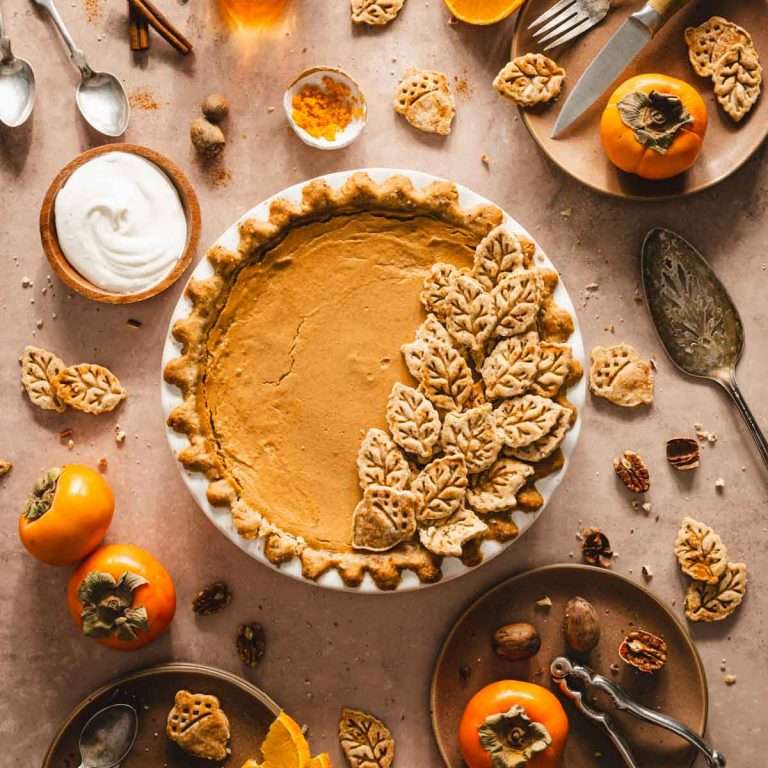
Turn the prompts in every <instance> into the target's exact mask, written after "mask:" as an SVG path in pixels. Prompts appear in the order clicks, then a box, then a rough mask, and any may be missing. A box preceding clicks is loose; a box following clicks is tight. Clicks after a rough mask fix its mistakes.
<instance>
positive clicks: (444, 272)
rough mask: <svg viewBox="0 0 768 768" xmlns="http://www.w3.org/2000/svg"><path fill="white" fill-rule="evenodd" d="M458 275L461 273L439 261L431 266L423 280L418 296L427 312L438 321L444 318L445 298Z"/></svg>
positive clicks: (450, 265) (445, 309)
mask: <svg viewBox="0 0 768 768" xmlns="http://www.w3.org/2000/svg"><path fill="white" fill-rule="evenodd" d="M460 274H461V272H460V271H459V270H458V269H457V268H456V267H454V266H453V265H452V264H446V263H445V262H442V261H440V262H438V263H437V264H433V265H432V267H431V268H430V270H429V274H428V275H427V276H426V277H425V278H424V286H423V287H422V290H421V294H420V296H419V298H420V299H421V303H422V304H423V305H424V309H426V310H427V312H432V313H433V314H434V315H435V316H436V317H437V318H438V319H443V318H444V317H445V315H446V311H447V308H446V307H445V306H444V302H445V297H446V296H447V295H448V291H450V290H451V288H452V286H453V283H454V280H456V278H458V277H459V275H460Z"/></svg>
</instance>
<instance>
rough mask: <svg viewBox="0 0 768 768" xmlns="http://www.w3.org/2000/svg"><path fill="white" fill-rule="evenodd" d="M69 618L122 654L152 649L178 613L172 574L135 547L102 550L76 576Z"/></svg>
mask: <svg viewBox="0 0 768 768" xmlns="http://www.w3.org/2000/svg"><path fill="white" fill-rule="evenodd" d="M67 604H68V606H69V612H70V614H71V616H72V618H73V619H74V621H75V623H76V624H77V626H78V627H80V629H81V631H82V632H83V634H84V635H85V636H86V637H92V638H93V639H95V640H96V642H98V643H101V644H102V645H106V646H108V647H109V648H115V649H117V650H120V651H131V650H135V649H136V648H141V647H142V646H145V645H147V643H151V642H152V641H153V640H154V639H155V638H156V637H158V636H159V635H161V634H162V633H163V632H165V630H166V629H167V628H168V625H169V624H170V623H171V620H172V619H173V615H174V613H175V612H176V590H175V588H174V586H173V581H172V580H171V577H170V575H169V573H168V571H167V570H166V569H165V568H164V567H163V566H162V565H161V564H160V563H159V562H158V561H157V560H156V559H155V558H154V557H153V556H152V555H151V554H150V553H149V552H147V551H146V550H144V549H141V548H140V547H136V546H134V545H132V544H110V545H108V546H106V547H101V548H100V549H97V550H96V551H95V552H94V553H93V554H92V555H90V556H89V557H87V558H86V559H85V560H84V561H83V562H82V564H81V565H80V567H79V568H78V569H77V570H76V571H75V572H74V573H73V574H72V577H71V578H70V580H69V587H68V588H67Z"/></svg>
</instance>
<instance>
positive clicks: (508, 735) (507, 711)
mask: <svg viewBox="0 0 768 768" xmlns="http://www.w3.org/2000/svg"><path fill="white" fill-rule="evenodd" d="M567 739H568V718H567V716H566V714H565V711H564V710H563V707H562V705H561V704H560V702H559V700H558V699H557V697H556V696H555V695H554V694H553V693H551V692H550V691H548V690H547V689H546V688H542V687H541V686H540V685H535V684H534V683H527V682H524V681H522V680H499V681H498V682H496V683H491V684H490V685H487V686H486V687H485V688H482V689H481V690H479V691H478V692H477V693H476V694H475V695H474V696H473V697H472V698H471V699H470V700H469V703H468V704H467V706H466V708H465V709H464V714H463V715H462V717H461V722H460V723H459V748H460V750H461V755H462V757H463V758H464V762H465V763H466V764H467V765H468V766H469V768H492V766H494V765H497V763H496V762H494V760H493V758H492V753H493V752H494V751H495V750H498V752H497V759H498V760H503V755H502V754H500V753H501V751H503V750H512V751H513V752H519V753H521V754H523V755H524V756H525V759H526V761H527V762H526V763H525V764H526V766H527V767H528V768H558V766H560V765H561V760H562V757H563V752H564V751H565V743H566V741H567ZM498 764H499V765H502V764H503V763H502V762H499V763H498ZM512 764H515V763H512Z"/></svg>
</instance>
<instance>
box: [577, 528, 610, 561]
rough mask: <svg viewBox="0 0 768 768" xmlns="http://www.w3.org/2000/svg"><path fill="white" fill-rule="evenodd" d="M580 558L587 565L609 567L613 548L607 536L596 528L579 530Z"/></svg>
mask: <svg viewBox="0 0 768 768" xmlns="http://www.w3.org/2000/svg"><path fill="white" fill-rule="evenodd" d="M581 535H582V536H583V537H584V540H583V541H582V543H581V558H582V560H584V562H585V563H587V564H588V565H600V566H602V567H603V568H609V567H610V565H611V560H612V559H613V550H612V549H611V542H610V541H608V537H607V536H606V535H605V534H604V533H603V532H602V531H601V530H599V529H597V528H587V529H585V530H583V531H582V532H581Z"/></svg>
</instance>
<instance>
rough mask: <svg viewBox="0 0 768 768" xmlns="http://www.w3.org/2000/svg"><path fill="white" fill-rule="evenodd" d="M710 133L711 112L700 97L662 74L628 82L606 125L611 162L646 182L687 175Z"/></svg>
mask: <svg viewBox="0 0 768 768" xmlns="http://www.w3.org/2000/svg"><path fill="white" fill-rule="evenodd" d="M633 100H634V101H633ZM640 102H643V103H640ZM706 131H707V107H706V104H705V103H704V100H703V99H702V98H701V95H700V94H699V92H698V91H697V90H696V89H695V88H694V87H693V86H692V85H689V84H688V83H686V82H685V81H683V80H678V79H677V78H674V77H669V76H668V75H661V74H646V75H637V76H636V77H631V78H630V79H629V80H626V81H625V82H624V83H622V84H621V85H620V86H619V87H618V88H617V89H616V90H615V91H614V92H613V93H612V94H611V97H610V99H609V100H608V104H607V105H606V107H605V110H604V112H603V115H602V118H601V120H600V139H601V141H602V143H603V148H604V149H605V152H606V154H607V155H608V159H609V160H610V161H611V162H612V163H613V164H614V165H615V166H617V167H618V168H620V169H621V170H622V171H626V172H627V173H634V174H636V175H637V176H641V177H642V178H644V179H669V178H671V177H672V176H677V175H678V174H680V173H683V172H684V171H687V170H688V169H689V168H690V167H691V166H692V165H693V164H694V163H695V162H696V158H698V156H699V153H700V152H701V148H702V145H703V142H704V134H705V133H706Z"/></svg>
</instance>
